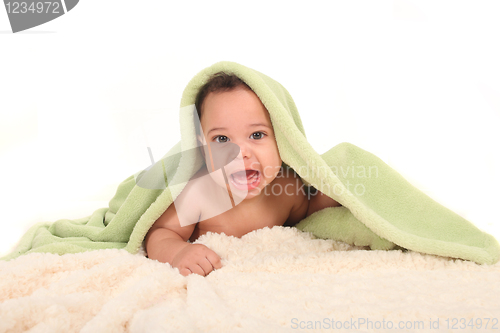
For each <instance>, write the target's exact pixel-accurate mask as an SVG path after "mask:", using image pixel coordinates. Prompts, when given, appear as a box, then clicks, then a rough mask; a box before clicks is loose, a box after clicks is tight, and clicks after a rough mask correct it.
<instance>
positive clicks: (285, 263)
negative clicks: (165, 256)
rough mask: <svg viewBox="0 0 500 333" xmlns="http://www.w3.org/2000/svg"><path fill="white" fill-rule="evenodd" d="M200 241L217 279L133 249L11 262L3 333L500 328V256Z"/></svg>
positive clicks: (5, 275)
mask: <svg viewBox="0 0 500 333" xmlns="http://www.w3.org/2000/svg"><path fill="white" fill-rule="evenodd" d="M199 242H200V243H203V244H205V245H207V246H209V247H210V248H212V249H213V250H214V251H215V252H217V253H218V254H219V255H220V256H221V258H222V259H223V268H221V269H219V270H217V271H215V272H212V273H211V274H210V275H209V276H207V277H201V276H198V275H190V276H188V277H183V276H182V275H180V274H179V273H178V271H177V269H173V268H171V267H170V265H168V264H162V263H159V262H157V261H153V260H150V259H147V258H146V257H145V256H144V253H141V254H138V255H131V254H129V253H127V252H126V251H124V250H100V251H93V252H86V253H80V254H68V255H63V256H58V255H53V254H29V255H25V256H22V257H19V258H17V259H15V260H11V261H9V262H0V302H1V303H0V318H1V320H0V332H24V331H29V332H91V333H96V332H106V333H111V332H282V331H283V332H297V331H311V332H313V331H318V332H319V331H326V332H329V331H334V330H341V331H344V332H347V331H351V332H353V331H359V332H367V331H380V332H384V331H388V330H391V328H392V331H402V330H404V331H417V330H422V329H425V330H426V331H453V332H457V331H476V330H478V331H490V330H493V331H495V328H496V329H497V330H500V323H499V322H498V320H499V317H500V305H499V304H500V302H499V299H500V287H499V281H500V264H496V265H492V266H480V265H477V264H475V263H472V262H467V261H462V260H452V259H448V258H441V257H436V256H431V255H422V254H419V253H413V252H406V253H405V252H401V251H366V250H364V249H359V248H355V247H351V246H348V245H346V244H343V243H339V242H334V241H329V240H319V239H314V238H312V237H311V236H310V235H309V234H307V233H303V232H300V231H298V230H296V229H295V228H284V227H275V228H273V229H262V230H257V231H254V232H252V233H250V234H247V235H245V236H244V237H242V238H241V239H239V238H234V237H228V236H225V235H220V234H208V235H205V236H203V237H202V238H200V239H199ZM471 325H472V326H471Z"/></svg>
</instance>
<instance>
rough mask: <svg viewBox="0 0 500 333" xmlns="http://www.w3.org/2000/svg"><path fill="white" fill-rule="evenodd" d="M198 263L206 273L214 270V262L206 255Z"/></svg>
mask: <svg viewBox="0 0 500 333" xmlns="http://www.w3.org/2000/svg"><path fill="white" fill-rule="evenodd" d="M198 265H200V267H201V268H202V269H203V271H204V272H205V275H208V274H209V273H210V272H211V271H213V270H214V267H213V266H212V263H211V262H210V261H209V260H208V259H207V258H205V257H204V258H200V260H199V261H198Z"/></svg>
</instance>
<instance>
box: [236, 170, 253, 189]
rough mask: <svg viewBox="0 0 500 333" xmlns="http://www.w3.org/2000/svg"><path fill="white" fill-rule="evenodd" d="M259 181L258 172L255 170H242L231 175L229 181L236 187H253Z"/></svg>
mask: <svg viewBox="0 0 500 333" xmlns="http://www.w3.org/2000/svg"><path fill="white" fill-rule="evenodd" d="M259 179H260V172H259V171H257V170H243V171H238V172H235V173H233V174H231V180H232V181H233V183H235V184H236V185H240V186H241V185H243V186H247V185H248V186H250V185H254V184H255V183H256V182H258V181H259Z"/></svg>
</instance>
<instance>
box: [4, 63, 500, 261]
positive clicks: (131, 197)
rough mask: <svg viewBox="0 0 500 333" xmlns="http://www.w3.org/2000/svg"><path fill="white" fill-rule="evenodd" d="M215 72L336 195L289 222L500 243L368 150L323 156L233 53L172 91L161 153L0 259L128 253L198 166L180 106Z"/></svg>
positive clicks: (322, 231) (471, 244)
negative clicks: (104, 197) (104, 203)
mask: <svg viewBox="0 0 500 333" xmlns="http://www.w3.org/2000/svg"><path fill="white" fill-rule="evenodd" d="M219 71H225V72H227V73H233V74H235V75H237V76H238V77H240V78H241V79H242V80H243V81H245V82H246V83H247V84H248V85H249V86H250V87H251V88H252V89H253V91H254V92H255V93H256V94H257V96H258V97H259V98H260V99H261V101H262V103H263V104H264V105H265V107H266V108H267V110H268V111H269V114H270V117H271V122H272V124H273V127H274V132H275V136H276V140H277V144H278V149H279V153H280V156H281V159H282V161H283V165H284V166H287V167H291V168H292V169H294V170H295V172H296V173H297V174H298V175H299V176H300V177H301V179H302V181H303V182H304V184H306V185H312V186H314V187H315V188H317V189H318V190H320V191H321V192H323V193H325V194H326V195H328V196H330V197H331V198H333V199H334V200H336V201H338V202H339V203H341V204H342V207H335V208H326V209H323V210H320V211H318V212H316V213H314V214H312V215H310V216H309V217H307V218H306V219H304V220H302V221H301V222H300V223H299V224H298V225H297V226H296V227H297V228H299V229H301V230H304V231H309V232H312V233H313V234H314V235H316V236H317V237H321V238H331V239H336V240H342V241H345V242H347V243H350V244H355V245H361V246H370V247H371V248H372V249H386V250H387V249H391V248H394V247H399V248H405V249H409V250H414V251H419V252H422V253H429V254H435V255H440V256H448V257H453V258H461V259H466V260H472V261H475V262H477V263H480V264H483V263H486V264H493V263H495V262H497V261H498V259H499V257H500V246H499V244H498V242H497V241H496V240H495V238H494V237H492V236H491V235H488V234H486V233H484V232H482V231H480V230H479V229H477V228H476V227H475V226H474V225H473V224H471V223H470V222H468V221H467V220H465V219H463V218H462V217H460V216H459V215H457V214H455V213H454V212H452V211H450V210H449V209H447V208H445V207H443V206H441V205H440V204H438V203H437V202H435V201H434V200H432V199H431V198H429V197H428V196H427V195H425V194H424V193H423V192H421V191H419V190H418V189H416V188H415V187H414V186H412V185H411V184H410V183H408V182H407V181H406V180H405V179H404V178H403V177H402V176H401V175H399V174H398V173H397V172H396V171H394V170H393V169H392V168H391V167H389V166H388V165H387V164H385V163H384V162H383V161H382V160H380V159H379V158H377V157H376V156H374V155H373V154H370V153H369V152H366V151H364V150H362V149H360V148H358V147H356V146H354V145H352V144H348V143H342V144H339V145H337V146H335V147H333V148H331V149H330V150H329V151H328V152H326V153H324V154H323V155H319V154H318V153H316V151H315V150H314V149H313V147H312V146H311V145H310V144H309V142H308V141H307V139H306V135H305V131H304V128H303V125H302V121H301V119H300V116H299V113H298V111H297V109H296V106H295V104H294V102H293V100H292V97H291V96H290V94H289V93H288V92H287V91H286V89H285V88H283V87H282V86H281V85H280V84H279V83H278V82H276V81H274V80H273V79H271V78H269V77H267V76H266V75H264V74H262V73H259V72H257V71H255V70H252V69H250V68H247V67H244V66H242V65H239V64H236V63H233V62H219V63H216V64H214V65H213V66H210V67H208V68H206V69H204V70H203V71H201V72H200V73H198V74H197V75H196V76H195V77H194V78H193V79H192V80H191V81H190V82H189V84H188V85H187V87H186V89H185V90H184V93H183V96H182V100H181V117H180V119H181V121H180V122H181V141H180V142H178V143H177V144H176V145H174V146H173V148H172V149H171V150H170V151H169V152H168V153H167V154H166V155H165V156H164V157H163V158H162V159H161V160H160V161H158V162H156V163H155V164H154V165H152V166H151V167H149V168H147V169H146V170H142V171H140V172H138V173H136V174H134V175H132V176H130V177H128V178H127V179H125V180H124V181H123V182H122V183H121V184H120V185H119V187H118V189H117V191H116V194H115V196H114V197H113V198H112V199H111V200H110V202H109V207H107V208H101V209H98V210H96V211H95V212H94V213H93V214H92V215H90V216H88V217H85V218H82V219H78V220H65V219H63V220H58V221H56V222H53V223H39V224H36V225H34V226H33V227H32V228H31V229H29V230H28V231H27V232H26V234H25V235H24V236H23V237H22V239H21V240H20V242H19V243H18V245H17V247H16V248H15V249H14V251H13V252H12V253H10V254H9V255H8V256H6V257H4V258H2V259H4V260H8V259H12V258H16V257H18V256H20V255H22V254H26V253H31V252H50V253H58V254H65V253H76V252H82V251H88V250H97V249H109V248H118V249H126V250H127V251H129V252H131V253H137V251H138V250H139V248H140V246H141V244H142V242H143V240H144V238H145V235H146V233H147V232H148V230H149V228H150V227H151V226H152V225H153V223H154V222H155V221H156V219H158V217H160V215H161V214H162V213H163V212H164V211H165V210H166V209H167V207H168V206H169V205H170V204H172V202H173V200H175V198H176V197H177V196H178V195H179V193H180V192H181V191H182V189H183V187H184V186H185V182H182V181H175V179H189V178H190V177H191V176H192V175H194V174H195V173H196V171H197V170H199V168H200V167H201V166H202V165H203V158H202V157H201V155H198V154H199V153H198V154H196V153H194V154H192V152H196V151H197V150H196V149H194V148H196V147H197V144H196V140H195V135H194V133H195V128H194V122H193V120H192V117H190V116H189V114H190V112H188V111H189V110H191V111H192V108H193V104H194V102H195V98H196V95H197V92H198V90H199V89H200V87H201V86H202V85H203V84H204V83H205V82H206V81H207V79H208V78H209V76H210V75H211V74H214V73H217V72H219ZM187 151H189V152H191V153H190V154H187V153H184V152H187ZM169 183H170V184H169Z"/></svg>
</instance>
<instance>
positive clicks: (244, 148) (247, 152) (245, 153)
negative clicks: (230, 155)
mask: <svg viewBox="0 0 500 333" xmlns="http://www.w3.org/2000/svg"><path fill="white" fill-rule="evenodd" d="M238 146H239V147H240V152H241V156H242V157H243V158H245V157H246V158H248V157H251V156H252V150H251V148H250V147H249V146H248V145H247V144H244V143H243V144H241V143H239V144H238Z"/></svg>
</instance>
